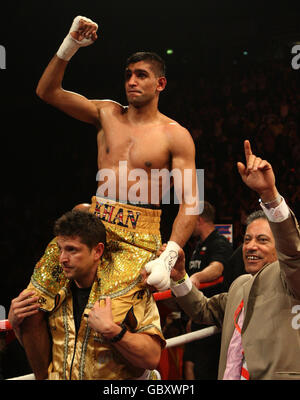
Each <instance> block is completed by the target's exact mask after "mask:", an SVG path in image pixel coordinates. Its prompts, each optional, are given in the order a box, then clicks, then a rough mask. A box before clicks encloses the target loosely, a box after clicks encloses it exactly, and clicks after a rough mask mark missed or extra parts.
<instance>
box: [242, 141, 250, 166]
mask: <svg viewBox="0 0 300 400" xmlns="http://www.w3.org/2000/svg"><path fill="white" fill-rule="evenodd" d="M244 150H245V158H246V164H247V163H248V160H249V157H250V156H251V155H252V150H251V145H250V142H249V140H245V141H244Z"/></svg>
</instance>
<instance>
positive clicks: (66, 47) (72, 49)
mask: <svg viewBox="0 0 300 400" xmlns="http://www.w3.org/2000/svg"><path fill="white" fill-rule="evenodd" d="M81 19H84V20H85V21H87V22H91V23H93V24H95V25H96V26H97V29H98V25H97V24H96V23H95V22H93V21H92V20H91V19H89V18H86V17H82V16H80V15H78V16H77V17H76V18H74V20H73V23H72V26H71V29H70V30H69V33H68V34H67V36H66V37H65V39H64V41H63V42H62V44H61V45H60V48H59V49H58V51H57V53H56V55H57V57H59V58H61V59H62V60H65V61H69V60H70V59H71V57H73V55H74V54H75V53H76V51H77V50H78V49H79V47H86V46H89V45H90V44H92V43H94V41H93V40H92V39H87V38H83V39H82V40H76V39H74V38H73V37H72V36H71V35H70V33H71V32H77V31H78V29H79V26H80V20H81Z"/></svg>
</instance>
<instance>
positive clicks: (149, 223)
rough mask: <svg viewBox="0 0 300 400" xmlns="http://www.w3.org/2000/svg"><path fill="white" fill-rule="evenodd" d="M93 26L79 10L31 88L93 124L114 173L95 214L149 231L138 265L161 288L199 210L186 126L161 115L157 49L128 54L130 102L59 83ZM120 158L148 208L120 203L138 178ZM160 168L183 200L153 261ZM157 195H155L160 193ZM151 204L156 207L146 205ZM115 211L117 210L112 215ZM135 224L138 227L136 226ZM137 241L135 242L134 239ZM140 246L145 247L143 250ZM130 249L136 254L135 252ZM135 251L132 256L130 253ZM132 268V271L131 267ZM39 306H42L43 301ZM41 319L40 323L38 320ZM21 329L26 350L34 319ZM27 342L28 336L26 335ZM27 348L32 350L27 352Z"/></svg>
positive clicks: (162, 81)
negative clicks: (187, 176) (175, 174)
mask: <svg viewBox="0 0 300 400" xmlns="http://www.w3.org/2000/svg"><path fill="white" fill-rule="evenodd" d="M97 29H98V26H97V24H95V23H94V22H92V21H91V20H89V19H87V18H85V17H76V18H75V19H74V21H73V24H72V26H71V29H70V31H69V34H68V35H67V36H66V38H65V40H64V41H63V43H62V45H61V46H60V48H59V50H58V52H57V54H56V55H55V56H54V57H53V58H52V60H51V61H50V63H49V65H48V66H47V68H46V69H45V71H44V73H43V75H42V77H41V79H40V81H39V83H38V86H37V90H36V92H37V95H38V96H39V97H40V98H41V99H43V100H44V101H45V102H47V103H49V104H51V105H53V106H54V107H57V108H58V109H60V110H62V111H64V112H65V113H67V114H68V115H70V116H72V117H74V118H76V119H79V120H81V121H84V122H87V123H90V124H93V125H94V126H95V127H96V129H97V143H98V169H99V171H100V172H101V171H103V170H109V171H111V172H113V173H114V176H115V178H116V179H115V198H114V199H113V200H112V201H110V199H105V197H106V196H107V195H109V190H107V191H106V192H104V193H103V196H102V197H104V199H103V198H101V199H99V197H98V196H94V197H93V199H92V207H91V212H94V213H95V214H98V215H99V217H100V218H101V219H102V220H103V221H104V222H105V223H106V228H107V229H108V228H109V229H110V228H112V232H111V233H112V235H116V234H119V231H118V232H117V231H116V230H115V228H116V225H121V227H122V228H123V227H124V225H126V224H125V218H126V222H127V221H128V225H129V223H131V224H132V227H129V233H128V235H127V236H126V237H123V238H122V240H123V242H124V243H126V244H127V243H128V241H129V240H131V238H132V236H133V235H132V232H138V229H139V226H140V231H139V234H140V235H141V239H140V243H141V242H143V243H145V242H146V241H147V240H148V239H147V235H148V233H147V229H149V232H150V234H152V238H151V242H152V243H153V245H151V246H152V247H151V246H149V249H150V252H149V251H148V250H149V249H147V251H148V255H147V257H146V256H143V257H142V259H143V265H145V268H146V271H147V273H149V276H148V278H147V283H148V284H149V285H153V286H154V287H156V288H157V289H158V290H165V289H167V288H168V287H169V284H170V270H171V268H172V267H173V266H174V264H175V262H176V259H177V256H178V250H179V249H180V247H183V246H184V245H185V243H186V241H187V240H188V238H189V237H190V235H191V233H192V231H193V229H194V224H195V221H196V217H197V214H198V212H197V211H196V212H192V213H191V212H190V210H191V209H192V210H195V208H196V202H197V195H196V191H197V189H196V186H197V185H196V170H195V148H194V143H193V140H192V138H191V136H190V134H189V132H188V131H187V130H186V129H185V128H183V127H182V126H180V125H179V124H178V123H177V122H175V121H174V120H172V119H170V118H168V117H166V116H165V115H163V114H161V113H160V112H159V110H158V100H159V94H160V92H162V91H163V90H164V89H165V86H166V77H165V71H164V62H163V61H162V60H161V59H160V57H158V56H157V55H156V54H154V53H136V54H135V55H133V56H131V57H130V58H129V59H128V61H127V64H126V70H125V91H126V96H127V100H128V104H129V105H128V106H122V105H121V104H119V103H117V102H115V101H111V100H88V99H87V98H85V97H84V96H81V95H79V94H76V93H74V92H70V91H67V90H64V89H63V88H62V81H63V77H64V73H65V70H66V67H67V65H68V63H69V61H70V59H71V57H72V56H73V55H74V54H75V53H76V51H77V50H78V49H79V48H80V47H85V46H88V45H90V44H92V43H93V42H94V41H95V40H96V39H97V33H96V32H97ZM120 161H122V162H123V163H124V162H126V164H125V168H127V171H126V172H127V175H126V176H129V174H130V173H131V172H133V173H134V172H135V171H138V170H143V171H145V173H146V175H145V174H144V175H142V177H144V178H145V176H146V178H145V179H144V182H142V184H141V187H144V188H145V187H147V188H148V190H147V195H145V194H143V196H142V203H145V204H146V205H147V206H148V207H150V209H146V210H145V209H143V208H142V207H139V205H137V207H133V208H132V207H131V206H130V205H128V204H125V205H124V206H123V205H122V204H123V202H125V203H126V202H128V193H129V191H130V189H132V188H133V185H134V184H136V181H130V180H127V181H124V180H123V179H124V178H123V176H124V174H123V172H124V171H121V170H120V169H119V166H120V164H119V163H120ZM163 169H166V170H169V171H171V170H172V171H173V170H177V171H179V172H180V176H181V177H182V180H181V182H180V185H181V193H182V196H181V198H179V200H180V207H179V211H178V214H177V216H176V218H175V221H174V223H173V226H172V232H171V236H170V239H169V242H168V245H167V247H166V249H165V251H164V252H163V253H162V254H161V255H160V256H159V257H158V258H157V259H155V260H153V254H155V251H156V250H158V248H159V246H160V236H159V220H160V210H157V209H155V206H158V205H159V204H160V202H161V200H162V197H163V195H164V193H163V192H162V191H163V187H162V182H160V186H159V196H158V199H156V200H155V201H154V204H153V201H151V198H152V197H151V196H152V194H153V193H152V191H151V189H152V185H151V183H153V182H151V171H153V170H163ZM185 170H189V171H191V172H192V181H189V182H188V184H187V182H184V179H183V177H184V171H185ZM98 176H99V175H98ZM105 184H107V181H106V179H104V178H103V177H102V176H101V174H100V179H99V184H98V189H101V188H103V187H104V186H105ZM175 190H176V187H175ZM179 192H180V190H179ZM155 194H156V195H157V193H155ZM115 201H116V202H117V203H116V202H115ZM151 207H153V208H154V209H151ZM113 210H114V213H115V214H114V215H111V213H112V211H113ZM144 210H145V211H144ZM126 213H127V214H126ZM134 213H135V214H134ZM123 214H124V215H125V216H124V215H123ZM123 218H124V219H123ZM137 218H139V220H138V219H137ZM137 221H138V224H139V226H137V227H135V226H134V224H136V222H137ZM108 223H109V224H108ZM108 225H109V226H108ZM113 225H115V226H113ZM126 227H127V225H126ZM135 228H137V229H136V230H135ZM142 231H143V232H142ZM151 231H152V232H151ZM116 232H117V233H116ZM141 232H142V233H141ZM136 234H137V233H136ZM143 235H144V236H143ZM108 236H109V233H108ZM148 236H149V235H148ZM137 242H138V241H136V242H135V243H133V245H134V246H135V245H136V244H137ZM140 243H138V246H139V245H140ZM54 246H55V243H52V244H50V247H49V251H48V253H47V252H46V255H45V257H44V260H45V261H46V264H47V262H48V261H49V257H50V255H51V254H53V251H54V250H53V247H54ZM118 250H120V247H118ZM121 250H122V251H123V253H124V252H127V251H129V249H128V248H127V247H126V246H124V247H123V248H121ZM141 251H142V252H143V250H141ZM151 252H152V253H151ZM134 253H135V254H139V253H138V251H135V252H134ZM142 254H144V253H142ZM149 254H150V256H149ZM132 256H134V254H133V253H132ZM127 258H128V257H127ZM140 258H141V257H140ZM126 262H128V260H127V261H124V262H123V261H122V260H120V264H122V265H123V267H124V271H123V275H125V276H126V273H128V271H127V270H126V268H127V264H126ZM41 264H42V263H39V265H38V268H36V269H35V277H34V279H35V278H39V279H44V276H45V273H44V272H45V271H44V270H42V269H41V268H40V266H41ZM133 264H136V260H135V259H132V261H131V265H133ZM54 266H55V265H54ZM55 268H56V266H55ZM135 268H138V269H139V270H140V268H141V267H140V266H139V265H138V264H137V266H136V267H135ZM40 271H42V273H40ZM136 272H137V271H134V274H136ZM57 274H58V271H57V269H56V270H55V271H53V272H51V275H49V276H47V282H48V283H49V282H50V281H51V279H52V281H51V282H50V283H51V287H49V293H50V292H51V290H52V293H50V294H52V296H53V299H54V298H55V297H54V295H53V293H54V294H55V291H56V286H57V280H55V279H56V278H57ZM134 274H133V273H131V275H130V276H129V277H128V279H129V278H130V279H131V280H132V282H133V283H134V282H135V281H134V279H135V275H134ZM133 275H134V276H133ZM53 277H55V279H54V278H53ZM39 279H35V282H36V284H35V285H33V286H34V287H35V289H38V288H39ZM112 281H116V282H117V284H118V285H119V287H121V286H120V284H121V285H122V284H123V283H124V278H123V277H122V276H121V273H120V274H119V275H118V276H117V277H116V276H114V277H113V278H112V279H111V282H112ZM128 282H129V280H127V281H126V282H125V283H124V285H125V286H126V285H127V286H126V290H127V288H128ZM104 286H105V285H104ZM30 289H31V287H30ZM47 289H48V288H47ZM109 289H110V288H109V287H107V293H106V294H108V295H110V294H111V293H112V292H111V291H110V290H109ZM102 290H103V288H102ZM49 293H46V294H49ZM57 293H58V290H57ZM101 293H102V292H101ZM60 295H61V294H60ZM95 296H96V294H95ZM46 297H47V296H44V297H42V298H41V301H43V302H46V301H47V298H46ZM53 301H54V300H53ZM41 306H42V308H43V304H41ZM45 310H47V311H50V308H49V309H47V307H45ZM28 320H29V319H28ZM26 325H28V326H29V325H30V330H28V329H26ZM38 326H39V327H40V326H41V325H40V323H39V325H38ZM22 330H23V335H22V340H23V343H24V347H25V349H26V339H25V337H26V336H27V338H28V337H30V331H31V332H32V325H31V324H30V323H29V321H26V320H24V323H23V329H22ZM26 332H27V333H28V335H27V334H26ZM24 339H25V340H24ZM41 340H43V339H41ZM30 341H31V342H32V340H31V339H30ZM26 352H27V349H26ZM27 355H29V354H28V352H27ZM29 358H30V357H29ZM32 367H33V369H34V370H35V371H34V372H35V373H36V371H37V370H38V369H40V370H43V367H42V366H39V367H37V368H34V366H33V365H32ZM36 376H37V374H36ZM37 377H38V376H37Z"/></svg>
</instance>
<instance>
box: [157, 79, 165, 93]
mask: <svg viewBox="0 0 300 400" xmlns="http://www.w3.org/2000/svg"><path fill="white" fill-rule="evenodd" d="M166 85H167V78H166V77H165V76H161V77H160V78H158V81H157V91H158V92H162V91H163V90H164V89H165V87H166Z"/></svg>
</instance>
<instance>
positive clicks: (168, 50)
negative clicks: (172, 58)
mask: <svg viewBox="0 0 300 400" xmlns="http://www.w3.org/2000/svg"><path fill="white" fill-rule="evenodd" d="M166 53H167V54H168V55H171V54H173V53H174V52H173V50H172V49H167V51H166Z"/></svg>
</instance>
